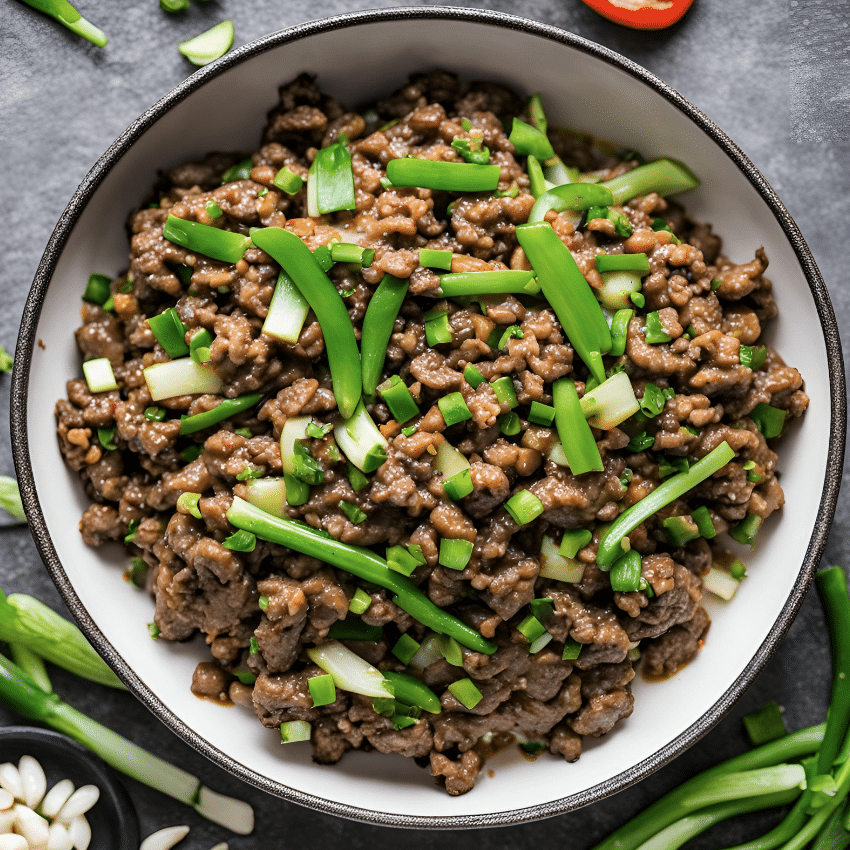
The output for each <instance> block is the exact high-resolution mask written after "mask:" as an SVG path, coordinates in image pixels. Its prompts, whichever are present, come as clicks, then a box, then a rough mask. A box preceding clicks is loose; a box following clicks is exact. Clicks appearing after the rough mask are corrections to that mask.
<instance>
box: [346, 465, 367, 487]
mask: <svg viewBox="0 0 850 850" xmlns="http://www.w3.org/2000/svg"><path fill="white" fill-rule="evenodd" d="M345 468H346V471H347V473H348V483H349V484H350V485H351V489H352V490H354V492H355V493H359V492H360V491H361V490H365V489H366V488H367V487H368V486H369V479H368V478H367V477H366V476H365V475H364V474H363V473H362V472H361V471H360V470H359V469H358V468H357V467H356V466H355V465H354V464H353V463H351V461H349V462H348V463H346V465H345Z"/></svg>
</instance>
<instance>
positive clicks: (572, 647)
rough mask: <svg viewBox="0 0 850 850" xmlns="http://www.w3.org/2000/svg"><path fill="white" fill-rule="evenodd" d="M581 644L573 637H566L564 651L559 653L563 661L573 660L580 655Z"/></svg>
mask: <svg viewBox="0 0 850 850" xmlns="http://www.w3.org/2000/svg"><path fill="white" fill-rule="evenodd" d="M581 648H582V644H580V643H579V642H578V641H577V640H573V638H567V639H566V640H565V641H564V651H563V652H562V653H561V659H562V660H563V661H575V660H576V658H578V657H579V655H581Z"/></svg>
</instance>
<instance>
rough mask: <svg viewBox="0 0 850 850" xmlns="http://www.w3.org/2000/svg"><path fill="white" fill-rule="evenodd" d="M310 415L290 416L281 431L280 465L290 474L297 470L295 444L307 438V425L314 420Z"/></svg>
mask: <svg viewBox="0 0 850 850" xmlns="http://www.w3.org/2000/svg"><path fill="white" fill-rule="evenodd" d="M312 421H313V420H312V418H311V417H309V416H290V417H289V419H287V420H286V422H284V423H283V428H282V429H281V432H280V465H281V468H282V469H283V471H284V472H287V473H289V474H290V475H291V474H292V473H293V472H294V471H295V446H296V444H297V443H298V442H299V441H300V440H306V439H307V427H308V426H309V425H310V423H311V422H312Z"/></svg>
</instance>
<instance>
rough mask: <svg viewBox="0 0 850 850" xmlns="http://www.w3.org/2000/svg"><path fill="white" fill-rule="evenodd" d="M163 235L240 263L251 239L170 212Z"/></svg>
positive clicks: (199, 250) (202, 251)
mask: <svg viewBox="0 0 850 850" xmlns="http://www.w3.org/2000/svg"><path fill="white" fill-rule="evenodd" d="M162 235H163V236H164V237H165V238H166V239H168V240H169V241H170V242H174V243H175V244H176V245H181V246H182V247H183V248H187V249H188V250H190V251H193V252H195V253H198V254H205V255H206V256H207V257H212V258H213V259H214V260H221V261H222V262H224V263H238V262H239V260H241V259H242V256H243V255H244V253H245V251H246V249H247V248H248V245H249V244H250V242H251V239H250V238H249V237H248V236H243V235H242V234H241V233H233V232H232V231H229V230H222V229H220V228H218V227H213V226H212V225H209V224H201V223H200V222H198V221H185V220H184V219H182V218H177V217H176V216H173V215H171V213H169V214H168V219H167V220H166V222H165V224H164V225H163V228H162Z"/></svg>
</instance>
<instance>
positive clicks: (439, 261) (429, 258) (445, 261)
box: [419, 248, 454, 271]
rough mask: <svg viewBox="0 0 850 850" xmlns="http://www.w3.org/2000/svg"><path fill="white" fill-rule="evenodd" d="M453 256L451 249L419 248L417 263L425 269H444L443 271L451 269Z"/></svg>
mask: <svg viewBox="0 0 850 850" xmlns="http://www.w3.org/2000/svg"><path fill="white" fill-rule="evenodd" d="M453 256H454V254H453V253H452V252H451V251H442V250H437V249H435V248H420V249H419V265H420V266H424V267H425V268H426V269H445V271H451V268H452V257H453Z"/></svg>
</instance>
